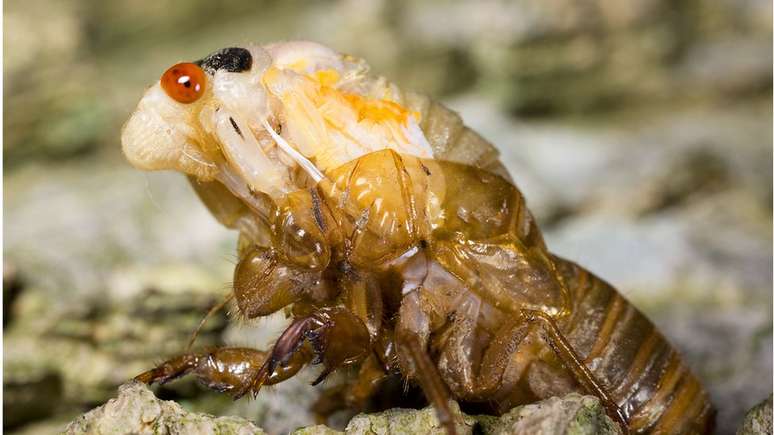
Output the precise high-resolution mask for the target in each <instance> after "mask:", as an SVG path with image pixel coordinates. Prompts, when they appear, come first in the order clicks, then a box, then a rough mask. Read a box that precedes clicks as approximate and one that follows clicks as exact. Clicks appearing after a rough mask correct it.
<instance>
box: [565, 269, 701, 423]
mask: <svg viewBox="0 0 774 435" xmlns="http://www.w3.org/2000/svg"><path fill="white" fill-rule="evenodd" d="M555 263H556V265H557V268H558V270H559V272H560V274H561V275H562V276H563V277H564V280H565V283H566V284H567V287H568V289H569V291H570V293H571V295H572V296H571V299H572V300H573V301H574V302H573V314H572V315H571V316H570V318H569V319H567V320H566V321H565V322H563V324H562V325H561V328H562V329H563V331H564V333H565V335H566V336H567V338H568V340H569V341H570V342H571V344H572V345H573V347H574V348H575V350H576V352H577V353H578V354H579V355H580V356H581V357H582V358H583V359H584V362H585V364H586V365H587V366H588V367H589V368H590V369H591V370H592V372H593V373H594V375H595V376H596V377H597V378H598V379H599V381H600V382H601V383H602V384H603V386H604V387H605V388H606V390H607V391H608V392H609V393H610V395H611V396H612V399H613V400H614V401H615V402H616V403H617V404H618V406H619V407H620V408H621V410H622V411H623V413H624V415H625V417H626V420H627V421H628V422H629V428H630V430H631V431H632V432H633V433H663V434H681V433H705V432H707V431H708V430H709V428H710V425H711V423H712V418H713V410H712V406H711V404H710V402H709V397H708V395H707V393H706V392H705V391H704V389H703V388H702V386H701V384H700V383H699V381H698V380H697V379H696V377H695V376H694V375H693V374H692V373H691V371H690V370H689V369H688V367H687V366H686V365H685V364H684V363H683V362H682V360H681V358H680V355H679V354H678V353H677V351H676V350H675V349H674V348H673V347H672V345H671V344H670V343H669V342H668V341H667V340H666V339H665V338H664V336H663V335H661V333H660V332H659V331H658V330H657V329H656V328H655V327H654V325H653V324H652V323H651V322H650V321H649V320H648V319H647V318H646V317H645V316H644V315H643V314H642V313H640V312H639V311H638V310H637V309H636V308H635V307H634V306H633V305H632V304H630V303H629V302H628V301H627V300H626V299H625V298H624V297H623V296H621V295H620V294H619V293H618V292H617V291H616V290H615V289H614V288H613V287H612V286H610V285H609V284H607V283H606V282H604V281H603V280H601V279H599V278H597V277H596V276H594V275H593V274H591V273H590V272H588V271H586V270H585V269H583V268H581V267H580V266H578V265H576V264H574V263H572V262H569V261H567V260H564V259H561V258H555Z"/></svg>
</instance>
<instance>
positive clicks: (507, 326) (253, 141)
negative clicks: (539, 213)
mask: <svg viewBox="0 0 774 435" xmlns="http://www.w3.org/2000/svg"><path fill="white" fill-rule="evenodd" d="M122 142H123V150H124V153H125V154H126V157H127V158H128V159H129V161H130V162H131V163H132V164H133V165H135V166H136V167H138V168H141V169H147V170H158V169H173V170H177V171H180V172H183V173H185V174H188V176H189V178H190V180H191V182H192V184H193V186H194V188H195V189H196V191H197V193H198V194H199V196H200V197H201V199H202V200H203V201H204V203H205V204H206V205H207V206H208V208H209V209H210V210H211V211H212V213H213V214H214V215H215V217H216V218H217V219H218V220H219V221H220V222H222V223H223V224H224V225H225V226H227V227H229V228H234V229H238V230H239V231H240V243H239V263H238V265H237V266H236V270H235V272H234V286H233V294H232V295H231V296H230V297H229V298H233V299H235V300H236V304H237V306H238V307H239V311H240V313H241V315H243V316H244V317H247V318H255V317H260V316H267V315H269V314H272V313H274V312H276V311H278V310H282V309H285V310H286V312H287V313H289V314H290V315H292V317H293V321H292V323H291V324H290V326H289V327H288V328H287V329H286V330H285V332H284V333H283V334H282V335H281V336H280V337H279V338H278V340H277V342H276V344H275V345H274V346H273V348H272V349H271V350H269V351H263V350H255V349H248V348H222V349H217V350H215V351H212V352H209V353H205V354H196V353H189V354H185V355H182V356H179V357H176V358H173V359H170V360H169V361H167V362H165V363H163V364H161V365H159V366H158V367H156V368H154V369H152V370H149V371H147V372H145V373H143V374H141V375H139V376H138V377H137V378H138V379H139V380H141V381H143V382H147V383H152V382H160V383H163V382H167V381H169V380H171V379H174V378H176V377H178V376H181V375H183V374H186V373H194V374H195V375H196V376H197V377H198V378H199V379H200V380H201V381H203V383H204V384H205V385H207V386H209V387H211V388H214V389H217V390H219V391H225V392H229V393H231V394H232V395H234V396H235V397H240V396H242V395H244V394H246V393H252V394H257V393H258V391H259V389H260V388H261V386H263V385H270V384H275V383H278V382H281V381H283V380H285V379H288V378H289V377H291V376H293V375H295V374H296V373H297V372H298V371H299V370H300V369H301V368H302V367H304V366H305V365H307V364H320V365H322V367H323V369H322V371H321V373H320V375H319V377H318V378H317V381H316V382H315V383H317V382H320V381H321V380H323V379H324V378H325V377H326V376H327V375H329V374H330V373H331V372H333V371H334V370H337V369H340V368H343V367H353V370H350V371H349V372H351V373H357V376H353V377H352V378H351V379H350V380H349V383H348V384H347V385H346V386H345V389H344V390H343V392H342V393H341V394H339V395H338V396H335V397H338V400H339V402H336V403H334V402H332V401H333V400H334V395H329V396H327V398H328V400H329V402H328V403H327V404H326V406H325V408H327V410H328V411H330V410H332V409H335V408H336V407H337V406H341V407H344V406H349V407H358V406H360V405H361V404H362V403H364V402H365V401H366V400H367V399H368V398H369V397H370V396H372V395H373V394H376V392H377V391H378V389H379V385H380V383H381V382H382V381H383V380H385V379H387V378H389V377H394V376H400V377H403V378H404V379H407V380H409V381H411V382H413V383H415V384H418V385H419V386H420V387H421V389H422V391H423V392H424V394H425V396H426V398H427V400H428V401H429V402H430V403H432V404H433V405H434V407H435V409H436V410H437V414H438V418H439V421H440V422H441V423H442V424H443V425H444V427H446V429H447V431H448V432H449V433H454V432H455V422H454V421H453V417H452V413H451V412H450V410H449V404H448V403H449V399H450V398H454V399H456V400H458V401H460V402H461V403H462V404H463V407H465V406H477V408H476V409H478V410H480V409H481V408H482V407H486V408H487V409H489V411H490V412H492V413H500V412H504V411H505V410H508V409H510V408H511V407H513V406H515V405H519V404H523V403H526V402H530V401H534V400H536V399H540V398H546V397H548V396H553V395H560V394H565V393H567V392H570V391H580V392H584V393H590V394H594V395H596V396H597V397H599V399H600V400H601V401H602V403H603V404H604V405H605V406H606V407H607V409H608V412H609V413H610V414H611V416H613V417H614V418H616V419H617V420H618V421H619V422H620V423H621V424H622V426H623V427H624V428H625V429H626V428H628V430H629V431H631V432H636V433H670V434H672V433H702V432H705V431H707V430H708V428H709V426H710V424H711V420H712V415H713V411H712V408H711V406H710V403H709V401H708V397H707V394H706V393H705V391H704V390H703V388H702V386H701V385H700V384H699V382H698V381H697V379H696V378H695V377H694V376H693V375H692V374H691V372H690V371H689V370H688V368H687V367H686V366H685V365H684V364H683V363H682V362H681V359H680V357H679V356H678V353H677V352H676V351H675V350H674V348H673V347H672V346H671V345H670V344H669V343H668V342H667V341H666V340H665V339H664V337H663V336H662V335H661V334H660V333H659V332H658V331H657V330H656V329H655V328H654V326H653V324H651V322H650V321H648V319H646V318H645V317H644V316H643V315H642V314H641V313H640V312H639V311H637V309H636V308H634V307H633V306H632V305H631V304H629V303H628V302H627V301H626V300H625V299H624V298H623V297H622V296H621V295H620V294H619V293H618V292H616V291H615V289H613V288H612V287H611V286H609V285H608V284H607V283H605V282H604V281H602V280H601V279H599V278H597V277H595V276H594V275H592V274H591V273H589V272H587V271H586V270H584V269H583V268H581V267H579V266H578V265H576V264H574V263H572V262H570V261H567V260H564V259H562V258H559V257H557V256H555V255H552V254H551V253H550V252H549V251H548V250H547V249H546V246H545V243H544V242H543V238H542V236H541V233H540V230H539V229H538V227H537V225H536V224H535V221H534V219H533V218H532V216H531V214H530V212H529V210H528V209H527V207H526V205H525V202H524V198H523V197H522V195H521V193H520V192H519V190H518V189H517V188H516V187H515V186H514V185H513V184H512V183H511V181H510V178H509V176H508V174H507V172H506V171H505V169H504V168H503V166H502V165H501V164H500V162H499V161H498V158H497V151H496V150H495V149H494V148H493V147H492V146H491V145H490V144H489V143H487V142H486V141H485V140H484V139H482V138H481V137H480V136H478V135H477V134H476V133H474V132H473V131H471V130H469V129H468V128H466V127H465V126H464V125H463V124H462V122H461V120H460V119H459V117H458V116H457V115H456V114H454V113H453V112H451V111H449V110H447V109H445V108H444V107H443V106H441V105H439V104H437V103H434V102H432V101H430V100H429V99H428V98H426V97H423V96H421V95H417V94H413V93H408V92H403V91H401V90H400V89H398V88H397V87H395V86H394V85H392V84H390V83H389V82H387V81H386V80H385V79H383V78H373V77H371V76H369V75H368V74H367V66H366V64H365V63H364V62H363V61H361V60H358V59H355V58H353V57H350V56H346V55H341V54H339V53H337V52H334V51H332V50H330V49H328V48H326V47H323V46H320V45H318V44H314V43H309V42H290V43H281V44H275V45H268V46H250V47H248V48H227V49H224V50H220V51H218V52H216V53H213V54H211V55H209V56H207V57H206V58H204V59H202V60H200V61H197V62H194V63H181V64H177V65H175V66H173V67H172V68H170V69H169V70H168V71H167V72H165V73H164V75H163V76H162V78H161V80H160V82H159V83H158V84H156V85H155V86H153V87H151V88H150V89H149V90H148V91H147V92H146V94H145V96H144V97H143V98H142V100H141V101H140V103H139V106H138V108H137V110H136V111H135V112H134V114H133V115H132V117H131V118H130V119H129V121H128V122H127V124H126V126H125V127H124V130H123V137H122Z"/></svg>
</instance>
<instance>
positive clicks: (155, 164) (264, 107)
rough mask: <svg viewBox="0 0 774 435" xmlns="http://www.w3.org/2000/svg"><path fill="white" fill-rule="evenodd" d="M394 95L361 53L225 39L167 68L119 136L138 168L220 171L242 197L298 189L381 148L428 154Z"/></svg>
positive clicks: (206, 175) (214, 176) (414, 121)
mask: <svg viewBox="0 0 774 435" xmlns="http://www.w3.org/2000/svg"><path fill="white" fill-rule="evenodd" d="M399 95H400V94H399V92H398V90H397V88H396V87H395V86H394V85H392V84H390V83H389V82H387V81H386V80H384V79H383V78H374V77H370V76H369V75H368V66H367V65H366V64H365V62H363V61H362V60H360V59H356V58H353V57H351V56H348V55H343V54H340V53H338V52H335V51H333V50H331V49H329V48H327V47H324V46H322V45H319V44H316V43H312V42H285V43H277V44H271V45H266V46H257V45H256V46H247V47H244V48H227V49H223V50H220V51H218V52H215V53H212V54H211V55H209V56H207V57H205V58H204V59H202V60H200V61H197V62H194V63H183V64H178V65H175V66H174V67H172V68H170V69H169V70H167V72H165V73H164V75H163V76H162V78H161V80H160V81H159V82H157V83H156V84H154V85H153V86H152V87H151V88H150V89H148V91H147V92H146V93H145V95H144V96H143V98H142V100H140V103H139V105H138V106H137V109H136V110H135V112H134V113H133V114H132V116H131V118H130V119H129V120H128V121H127V123H126V125H125V126H124V129H123V134H122V137H121V142H122V146H123V151H124V154H125V155H126V157H127V159H128V160H129V162H130V163H132V164H133V165H134V166H136V167H138V168H140V169H145V170H161V169H172V170H177V171H181V172H184V173H186V174H189V175H192V176H195V177H196V178H198V179H200V180H203V181H209V180H218V181H220V182H221V183H223V184H224V185H226V187H228V188H229V190H231V191H232V192H233V193H234V194H235V195H236V196H238V197H240V198H241V199H243V200H245V201H247V202H250V199H249V198H250V197H251V195H250V194H251V192H264V193H266V194H269V195H271V196H277V195H282V194H284V193H287V192H290V191H294V190H298V189H299V188H302V187H304V184H307V185H308V184H309V183H313V182H316V181H319V180H320V179H321V178H323V177H325V174H326V171H328V170H330V169H333V168H335V167H338V166H340V165H341V164H343V163H346V162H348V161H350V160H353V159H356V158H358V157H360V156H362V155H364V154H366V153H369V152H372V151H376V150H380V149H385V148H392V149H395V150H396V151H398V152H402V153H407V154H413V155H416V156H419V157H426V158H430V157H432V150H431V148H430V145H429V144H428V142H427V140H426V138H425V137H424V135H423V133H422V131H421V129H420V128H419V124H418V123H419V115H418V114H417V113H415V112H412V111H410V110H408V109H406V108H405V107H404V106H403V105H401V104H400V101H399Z"/></svg>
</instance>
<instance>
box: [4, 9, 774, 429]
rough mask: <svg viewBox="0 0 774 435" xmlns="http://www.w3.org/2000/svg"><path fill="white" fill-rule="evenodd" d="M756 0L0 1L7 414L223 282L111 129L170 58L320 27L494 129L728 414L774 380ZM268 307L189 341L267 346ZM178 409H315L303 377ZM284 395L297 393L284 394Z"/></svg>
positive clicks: (228, 249)
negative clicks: (247, 396) (251, 397)
mask: <svg viewBox="0 0 774 435" xmlns="http://www.w3.org/2000/svg"><path fill="white" fill-rule="evenodd" d="M771 8H772V4H771V1H770V0H684V1H681V2H673V1H669V0H627V1H619V0H583V1H578V0H572V1H571V0H543V1H539V2H536V1H503V0H501V1H498V0H484V1H472V0H470V1H442V0H432V1H423V2H411V1H407V0H397V1H387V0H381V1H380V0H373V1H359V0H330V1H318V2H302V1H282V2H279V1H276V2H275V1H236V0H227V1H220V2H213V1H210V0H194V1H182V0H181V1H173V0H131V1H130V0H119V1H111V2H102V1H88V0H62V1H45V0H24V1H22V0H8V1H5V2H4V36H5V38H4V51H5V57H4V59H3V76H4V84H5V87H4V94H3V102H4V108H5V111H4V113H3V121H4V131H3V133H4V139H5V141H4V147H3V157H4V159H3V160H4V165H3V169H4V177H3V179H4V183H3V185H4V190H3V194H4V199H5V206H4V209H3V213H4V221H3V230H4V231H3V233H4V244H3V254H4V262H3V302H4V304H3V310H4V323H3V336H4V349H3V350H4V352H3V363H4V364H3V390H4V402H3V410H4V420H3V426H4V429H6V430H7V431H13V432H15V433H27V434H33V433H53V432H57V431H59V430H61V429H62V428H63V427H64V424H66V423H67V422H68V421H69V420H71V419H72V418H73V417H74V416H76V415H78V414H79V413H81V412H83V411H85V410H87V409H90V408H91V407H93V406H96V405H98V404H100V403H102V402H104V401H105V400H107V399H108V398H110V397H112V396H114V395H115V392H116V390H115V388H116V386H117V385H119V384H121V383H123V382H125V381H126V380H127V379H129V378H130V377H132V376H134V375H136V374H137V373H139V372H140V371H142V370H144V369H146V368H148V367H149V366H150V365H152V364H153V363H154V362H158V361H159V360H161V359H162V358H164V357H167V356H169V355H171V354H173V353H176V352H179V351H180V350H182V348H183V347H184V346H185V343H186V341H187V338H188V334H189V333H190V332H191V331H192V330H193V329H194V327H195V325H196V323H197V322H198V321H199V319H200V317H201V316H202V314H203V313H204V312H205V311H206V309H207V308H208V307H209V306H211V305H212V304H214V303H215V302H217V301H218V300H219V299H220V298H221V297H222V296H223V295H225V294H226V292H227V290H228V282H229V280H230V274H231V271H232V268H233V263H234V255H235V240H236V235H235V234H234V233H232V232H228V231H226V230H225V229H223V228H221V227H220V226H219V225H218V224H216V222H215V220H214V219H213V218H211V217H210V216H209V215H208V213H207V211H206V210H205V209H204V207H203V206H202V205H201V204H200V203H199V202H198V200H197V199H196V198H195V196H194V194H193V192H192V191H191V189H190V188H189V187H188V185H187V184H186V181H185V180H184V178H183V177H182V176H178V175H176V174H167V173H154V174H144V173H140V172H138V171H136V170H133V169H132V168H130V167H129V166H128V164H126V163H125V162H124V161H123V159H122V156H121V153H120V144H119V136H120V128H121V124H122V122H123V121H124V120H125V119H127V117H128V115H129V114H130V112H131V111H132V109H133V108H134V105H135V104H136V102H137V101H138V100H139V98H140V96H141V95H142V93H143V91H144V89H145V88H146V87H147V86H148V85H150V84H151V83H152V82H154V81H155V80H157V79H158V77H159V76H160V75H161V73H162V72H163V71H164V70H165V69H166V68H167V67H168V66H170V65H172V64H173V63H176V62H178V61H181V60H192V59H198V58H201V57H203V56H204V55H206V54H208V53H209V52H211V51H214V50H216V49H218V48H221V47H225V46H234V45H240V44H244V43H249V42H256V43H265V42H270V41H276V40H289V39H311V40H315V41H318V42H322V43H324V44H327V45H330V46H332V47H334V48H336V49H338V50H340V51H344V52H348V53H352V54H355V55H358V56H361V57H364V58H365V59H367V60H368V61H369V62H370V64H371V65H372V69H373V70H374V71H376V72H378V73H380V74H383V75H385V76H387V77H389V78H390V79H392V80H393V81H395V82H396V83H398V84H399V85H400V86H403V87H406V88H412V89H415V90H419V91H422V92H425V93H428V94H430V95H431V96H433V97H436V98H438V99H440V100H442V101H444V102H445V103H447V104H448V105H449V106H450V107H451V108H453V109H455V110H457V111H459V112H460V113H461V114H462V115H463V118H464V119H465V120H466V122H467V123H468V125H470V126H472V127H473V128H475V129H477V130H478V131H479V132H480V133H481V134H482V135H483V136H484V137H486V138H488V139H489V140H491V141H492V142H493V143H494V144H496V145H497V146H498V147H499V148H500V150H501V151H502V158H503V160H504V162H505V164H506V165H507V166H508V167H509V169H510V170H511V173H512V175H513V178H514V179H515V180H516V182H517V184H518V185H519V187H520V188H521V189H522V191H524V193H525V195H526V197H527V199H528V204H529V205H530V207H531V209H532V210H533V212H534V213H535V214H536V216H537V218H538V220H539V222H540V225H541V227H542V228H543V229H544V231H545V233H546V237H547V242H548V245H549V247H551V248H552V250H553V251H555V252H556V253H558V254H560V255H563V256H567V257H569V258H571V259H575V260H577V261H578V262H580V263H581V264H583V265H585V266H587V267H588V268H589V269H590V270H592V271H594V272H596V273H598V274H599V275H601V276H602V277H604V278H606V279H607V280H609V281H611V282H612V283H613V284H614V285H615V286H616V287H617V288H618V289H619V290H620V291H621V292H622V293H623V294H624V295H626V296H627V297H628V298H630V299H631V300H632V301H634V303H635V304H636V305H637V306H639V307H641V308H642V309H643V310H644V311H645V312H646V313H647V314H648V315H649V316H650V317H651V318H652V319H653V320H654V321H655V323H656V324H657V325H658V326H659V327H660V328H661V329H662V330H663V331H664V332H665V334H666V335H667V336H668V337H670V339H671V340H672V341H673V342H674V343H675V344H676V346H677V347H678V348H679V349H680V350H681V351H682V353H683V354H684V355H685V358H686V359H687V360H688V362H689V364H690V365H691V366H692V367H693V368H694V369H695V371H696V372H697V373H698V375H699V376H700V378H702V379H703V381H704V382H705V385H706V386H707V387H708V389H709V390H710V392H711V393H712V397H713V400H714V402H715V404H716V406H717V408H718V410H719V415H718V417H719V418H718V423H719V433H722V434H729V433H733V432H734V431H735V428H736V427H737V426H738V424H739V422H740V419H741V417H742V415H743V413H744V411H745V410H746V409H748V408H749V407H750V406H752V405H754V404H755V403H758V402H760V401H761V400H763V399H765V398H766V397H767V396H768V395H769V394H770V393H771V389H770V388H771V385H772V336H771V334H772V318H771V312H772V87H771V86H772V45H771V44H772V22H771V17H772V10H771ZM278 322H279V321H275V320H262V321H260V322H257V323H256V324H239V323H236V322H230V321H228V320H227V317H226V315H225V314H222V315H219V316H216V317H215V318H214V319H213V320H212V321H211V322H210V323H209V324H208V326H207V328H206V329H205V331H204V332H203V334H202V337H201V338H200V341H199V344H200V345H202V346H204V345H212V344H217V343H223V342H227V343H241V344H245V345H250V346H261V343H265V342H266V341H267V340H268V339H271V338H273V337H275V336H276V334H277V333H278V332H277V328H278V327H279V326H277V325H278V324H279V323H278ZM159 394H160V395H161V396H162V397H164V398H174V399H176V400H178V401H179V402H181V403H183V404H184V406H186V407H188V408H189V409H195V410H201V411H207V412H210V413H214V414H234V415H243V416H245V417H248V418H251V419H254V420H257V421H258V422H259V423H260V424H261V425H263V426H264V427H265V428H266V429H267V430H269V431H270V432H272V433H281V432H283V431H287V430H289V429H292V428H294V427H297V426H301V425H307V424H310V423H312V422H313V420H312V417H311V416H310V415H309V414H308V413H307V407H308V405H309V404H310V403H311V402H312V401H313V400H314V395H315V394H316V390H315V389H313V388H312V387H309V386H308V385H305V384H304V382H303V380H294V381H291V382H288V383H286V384H283V385H282V386H281V387H279V388H276V389H274V390H272V391H269V392H267V393H265V394H264V393H263V392H262V394H261V397H260V398H259V399H258V400H257V401H239V402H231V401H230V400H229V399H228V398H226V397H224V396H221V395H217V394H215V393H210V392H205V391H203V389H201V388H199V387H197V386H196V385H195V384H194V383H193V382H190V381H181V382H178V383H176V384H172V385H171V386H169V387H165V388H163V389H161V390H160V391H159ZM288 398H291V399H290V400H289V399H288Z"/></svg>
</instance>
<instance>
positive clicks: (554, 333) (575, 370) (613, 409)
mask: <svg viewBox="0 0 774 435" xmlns="http://www.w3.org/2000/svg"><path fill="white" fill-rule="evenodd" d="M522 313H523V315H524V317H525V318H526V320H527V321H529V322H537V323H538V324H539V325H540V326H541V327H542V329H543V331H544V332H545V333H546V336H545V339H546V341H547V342H548V344H549V346H551V349H552V350H553V351H554V353H556V355H557V356H558V357H559V359H560V360H561V361H562V364H563V365H564V366H565V367H566V368H567V369H568V370H569V371H570V372H571V373H572V375H573V377H574V378H575V380H577V381H578V383H579V384H581V385H582V386H583V387H584V388H585V389H586V391H588V392H589V393H591V394H593V395H595V396H597V397H598V398H599V400H600V401H601V402H602V404H603V405H604V406H605V408H606V409H607V411H608V413H609V414H610V415H612V416H613V417H614V418H615V419H616V420H618V423H619V424H620V425H621V429H622V430H623V431H624V434H628V433H629V425H628V423H627V422H626V418H625V417H624V415H623V412H622V411H621V408H619V407H618V405H617V404H616V403H615V401H613V399H612V398H611V396H610V393H608V392H607V390H606V389H605V387H604V386H603V385H602V383H600V382H599V380H597V378H596V377H595V376H594V374H593V373H591V370H589V368H588V367H586V365H585V364H584V363H583V360H582V359H581V358H580V357H579V356H578V354H577V353H576V352H575V350H574V349H573V347H572V345H571V344H570V342H569V341H568V340H567V338H566V337H565V336H564V334H562V332H561V331H560V330H559V327H558V326H557V325H556V322H555V321H554V319H553V318H551V316H549V315H548V314H546V313H543V312H540V311H533V310H523V312H522Z"/></svg>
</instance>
